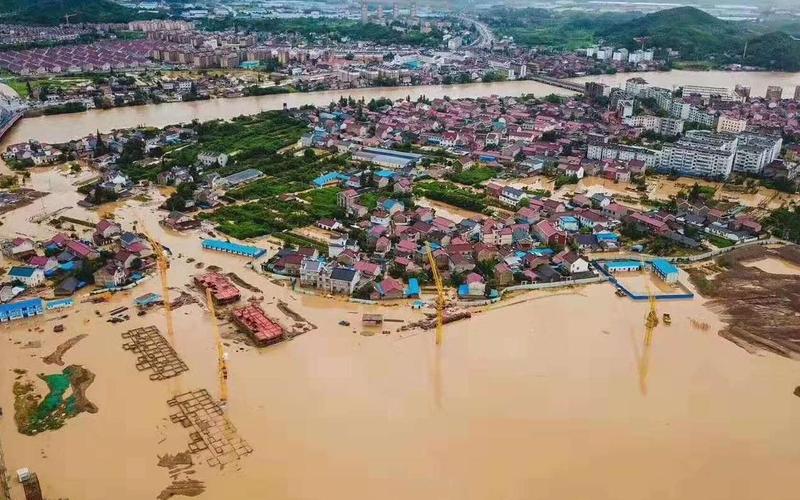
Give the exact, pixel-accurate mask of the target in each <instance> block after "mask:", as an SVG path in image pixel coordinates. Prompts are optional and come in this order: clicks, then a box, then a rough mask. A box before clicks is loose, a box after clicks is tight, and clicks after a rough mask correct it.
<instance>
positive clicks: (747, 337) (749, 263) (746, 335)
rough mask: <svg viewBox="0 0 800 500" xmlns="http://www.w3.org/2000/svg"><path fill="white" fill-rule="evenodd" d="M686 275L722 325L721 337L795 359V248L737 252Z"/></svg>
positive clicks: (799, 344)
mask: <svg viewBox="0 0 800 500" xmlns="http://www.w3.org/2000/svg"><path fill="white" fill-rule="evenodd" d="M765 269H766V270H765ZM689 275H690V276H691V280H692V282H693V283H694V285H695V286H696V287H697V289H698V290H699V291H700V293H701V294H703V296H704V297H706V298H708V299H709V306H710V307H711V308H712V309H713V310H714V311H716V312H718V313H719V314H720V316H721V318H722V319H723V321H724V322H725V327H724V328H723V329H722V330H721V331H720V335H722V336H723V337H725V338H726V339H729V340H730V341H732V342H734V343H736V344H737V345H740V346H742V347H744V348H745V349H747V350H749V351H758V350H767V351H771V352H774V353H776V354H780V355H782V356H787V357H790V358H793V359H800V338H798V335H797V334H798V331H800V327H799V326H798V325H799V324H800V320H798V317H800V248H798V247H797V246H781V247H777V248H763V247H751V248H747V249H740V250H737V251H734V252H731V253H729V254H726V255H725V256H723V257H719V258H717V259H715V260H713V261H712V262H710V263H708V264H704V265H700V266H697V267H694V268H692V269H690V270H689Z"/></svg>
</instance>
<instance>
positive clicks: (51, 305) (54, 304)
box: [45, 297, 75, 311]
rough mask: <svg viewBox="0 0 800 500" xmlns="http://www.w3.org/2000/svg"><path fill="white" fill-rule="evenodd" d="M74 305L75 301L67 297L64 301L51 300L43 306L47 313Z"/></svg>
mask: <svg viewBox="0 0 800 500" xmlns="http://www.w3.org/2000/svg"><path fill="white" fill-rule="evenodd" d="M74 305H75V300H73V299H71V298H69V297H67V298H66V299H56V300H51V301H49V302H48V303H47V304H45V308H47V310H48V311H55V310H58V309H66V308H68V307H72V306H74Z"/></svg>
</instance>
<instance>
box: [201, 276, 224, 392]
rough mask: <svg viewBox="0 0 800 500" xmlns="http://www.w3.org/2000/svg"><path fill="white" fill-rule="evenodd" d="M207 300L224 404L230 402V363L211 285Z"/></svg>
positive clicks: (207, 291)
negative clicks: (218, 321)
mask: <svg viewBox="0 0 800 500" xmlns="http://www.w3.org/2000/svg"><path fill="white" fill-rule="evenodd" d="M206 300H207V301H208V310H209V311H211V324H212V327H213V329H214V341H215V342H216V344H217V370H218V376H219V400H220V402H221V403H222V404H223V405H224V404H225V403H227V402H228V363H227V360H226V359H225V347H224V346H223V345H222V336H221V335H220V333H219V324H218V323H217V309H216V307H215V305H214V297H213V296H212V294H211V287H208V288H206Z"/></svg>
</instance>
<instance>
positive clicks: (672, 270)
mask: <svg viewBox="0 0 800 500" xmlns="http://www.w3.org/2000/svg"><path fill="white" fill-rule="evenodd" d="M652 264H653V268H654V269H655V270H656V271H657V272H658V273H659V274H662V275H664V276H669V275H670V274H678V268H677V267H675V266H674V265H673V264H671V263H670V262H668V261H666V260H664V259H656V260H654V261H653V262H652Z"/></svg>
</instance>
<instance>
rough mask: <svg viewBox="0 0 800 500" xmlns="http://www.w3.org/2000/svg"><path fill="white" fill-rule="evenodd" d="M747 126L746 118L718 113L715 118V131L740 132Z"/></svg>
mask: <svg viewBox="0 0 800 500" xmlns="http://www.w3.org/2000/svg"><path fill="white" fill-rule="evenodd" d="M746 128H747V120H746V119H743V118H733V117H731V116H725V115H719V117H718V118H717V132H723V133H727V134H740V133H742V132H744V131H745V129H746Z"/></svg>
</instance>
